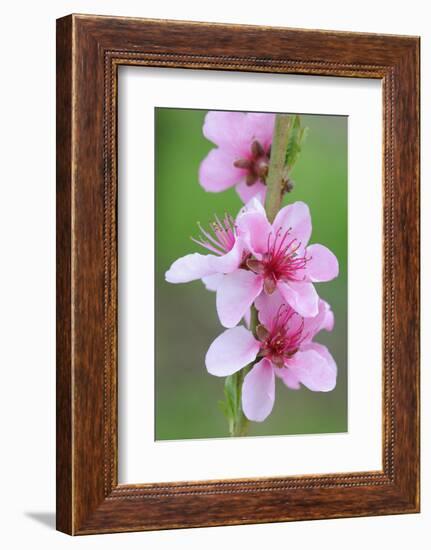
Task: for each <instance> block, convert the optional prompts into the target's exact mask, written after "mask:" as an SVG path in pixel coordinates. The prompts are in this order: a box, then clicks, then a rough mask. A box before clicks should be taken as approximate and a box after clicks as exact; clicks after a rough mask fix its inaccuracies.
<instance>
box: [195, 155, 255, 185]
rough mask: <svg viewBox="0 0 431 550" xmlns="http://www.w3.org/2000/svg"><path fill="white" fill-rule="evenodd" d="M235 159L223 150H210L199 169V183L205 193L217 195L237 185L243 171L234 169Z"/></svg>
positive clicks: (242, 175)
mask: <svg viewBox="0 0 431 550" xmlns="http://www.w3.org/2000/svg"><path fill="white" fill-rule="evenodd" d="M235 159H236V157H235V156H233V155H232V153H231V152H230V151H226V150H225V149H212V150H211V151H210V152H209V153H208V155H207V156H206V157H205V158H204V160H203V161H202V162H201V165H200V167H199V182H200V184H201V185H202V187H203V188H204V189H205V191H210V192H212V193H218V192H220V191H225V189H228V188H229V187H232V185H235V184H236V183H238V182H239V181H240V180H241V179H242V178H243V177H244V174H245V170H242V169H240V168H236V167H235V166H234V165H233V163H234V161H235Z"/></svg>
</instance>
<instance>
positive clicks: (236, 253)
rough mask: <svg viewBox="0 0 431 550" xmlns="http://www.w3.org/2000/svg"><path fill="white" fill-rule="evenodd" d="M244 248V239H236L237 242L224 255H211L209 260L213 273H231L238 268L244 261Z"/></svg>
mask: <svg viewBox="0 0 431 550" xmlns="http://www.w3.org/2000/svg"><path fill="white" fill-rule="evenodd" d="M243 250H244V245H243V241H242V240H241V239H236V241H235V244H234V245H233V247H232V248H231V250H229V252H227V253H226V254H223V255H222V256H210V259H209V260H208V262H209V265H210V267H211V268H212V269H213V273H231V272H232V271H235V269H238V267H239V266H240V264H241V262H242V252H243Z"/></svg>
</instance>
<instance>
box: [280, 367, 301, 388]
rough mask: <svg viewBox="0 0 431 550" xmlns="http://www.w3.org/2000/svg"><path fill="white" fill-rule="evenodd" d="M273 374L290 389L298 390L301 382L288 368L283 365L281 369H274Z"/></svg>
mask: <svg viewBox="0 0 431 550" xmlns="http://www.w3.org/2000/svg"><path fill="white" fill-rule="evenodd" d="M275 374H276V375H277V376H278V377H279V378H281V379H282V380H283V382H284V383H285V384H286V386H287V387H288V388H290V389H291V390H299V389H300V388H301V384H300V382H299V380H298V377H297V376H296V374H295V373H294V372H293V371H292V370H291V369H289V368H287V367H285V368H283V369H276V370H275Z"/></svg>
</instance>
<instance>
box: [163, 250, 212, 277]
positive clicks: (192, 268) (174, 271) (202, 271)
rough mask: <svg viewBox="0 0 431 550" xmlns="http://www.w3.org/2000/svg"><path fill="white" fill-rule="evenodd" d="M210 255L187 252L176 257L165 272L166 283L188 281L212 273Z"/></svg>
mask: <svg viewBox="0 0 431 550" xmlns="http://www.w3.org/2000/svg"><path fill="white" fill-rule="evenodd" d="M211 258H212V256H211V255H209V254H207V255H204V254H198V253H194V254H187V256H183V257H182V258H178V260H176V261H175V262H174V263H173V264H172V265H171V267H170V268H169V269H168V271H166V273H165V279H166V281H167V282H168V283H188V282H190V281H195V280H196V279H201V278H202V277H206V276H207V275H212V274H213V273H214V269H213V267H212V266H211V264H210V259H211Z"/></svg>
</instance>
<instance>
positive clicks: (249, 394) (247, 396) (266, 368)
mask: <svg viewBox="0 0 431 550" xmlns="http://www.w3.org/2000/svg"><path fill="white" fill-rule="evenodd" d="M274 399H275V376H274V368H273V366H272V364H271V362H270V361H268V359H262V361H260V362H259V363H257V364H256V365H255V366H254V367H253V368H252V369H251V371H250V372H249V373H248V374H247V375H246V377H245V378H244V383H243V385H242V410H243V411H244V414H245V416H246V417H247V418H248V419H249V420H253V421H254V422H262V420H265V418H266V417H267V416H268V415H269V414H270V412H271V411H272V407H273V406H274Z"/></svg>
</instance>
